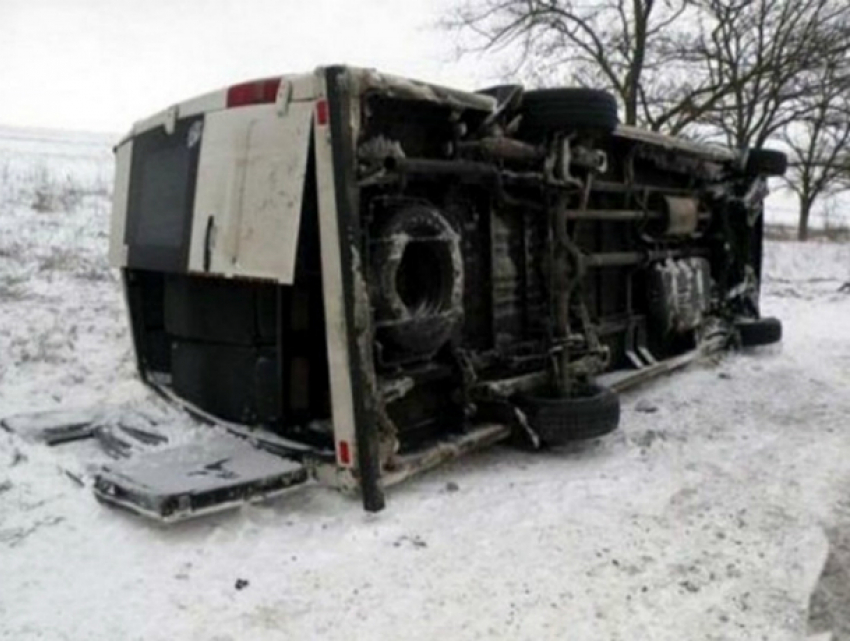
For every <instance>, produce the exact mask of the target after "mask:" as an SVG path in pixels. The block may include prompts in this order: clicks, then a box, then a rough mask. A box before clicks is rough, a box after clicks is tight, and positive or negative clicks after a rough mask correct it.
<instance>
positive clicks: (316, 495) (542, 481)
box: [0, 129, 850, 641]
mask: <svg viewBox="0 0 850 641" xmlns="http://www.w3.org/2000/svg"><path fill="white" fill-rule="evenodd" d="M42 134H43V135H42ZM27 136H29V137H30V138H32V137H33V135H32V134H31V133H30V134H25V133H22V132H19V131H18V132H16V131H12V130H3V129H0V416H5V415H9V414H13V413H17V412H22V411H30V410H34V409H49V408H54V407H75V406H77V407H79V406H87V405H91V404H111V405H115V404H125V405H131V406H145V407H146V408H148V410H149V411H152V412H154V413H156V414H158V415H159V416H160V417H161V418H164V419H168V418H171V419H172V423H173V422H174V421H176V420H177V419H176V418H175V416H176V415H175V414H174V413H173V412H171V411H170V410H169V409H168V408H166V407H163V406H162V404H161V403H160V402H159V401H157V400H156V399H154V398H152V397H151V395H149V394H148V393H147V392H146V391H145V390H144V388H142V386H141V385H140V384H139V383H138V382H137V381H136V380H135V379H134V372H133V364H132V356H131V352H130V346H129V337H128V331H127V323H126V320H125V318H124V313H123V307H122V301H121V295H120V291H119V284H118V281H117V277H116V275H115V274H114V273H112V272H110V271H109V269H108V268H107V266H106V262H105V253H106V241H107V227H108V222H107V218H108V210H109V202H108V189H109V180H110V178H109V177H110V174H111V168H110V166H109V163H110V160H109V150H108V145H109V144H110V143H111V142H113V141H114V139H112V138H110V137H97V136H73V135H68V134H65V135H62V136H59V135H57V134H55V133H50V132H41V133H40V134H39V136H36V137H38V138H39V140H37V141H32V140H29V141H28V140H26V138H27ZM45 138H46V139H47V140H46V141H45ZM41 167H44V168H45V171H44V172H42V171H41V169H40V168H41ZM66 176H67V179H66ZM68 189H70V191H71V192H72V193H71V194H70V195H69V194H68V193H66V192H67V191H68ZM40 192H45V193H46V194H47V195H48V196H49V195H50V194H51V193H53V194H55V195H56V198H53V199H50V198H48V199H47V200H45V198H44V197H43V196H40V195H39V193H40ZM45 203H47V204H48V205H49V206H46V205H45ZM34 206H35V209H34ZM37 209H40V210H42V211H37ZM765 267H766V274H767V281H766V284H765V292H764V293H765V297H764V303H763V305H764V312H765V313H767V314H770V315H775V316H778V317H780V318H781V319H782V320H783V322H784V326H785V340H784V342H783V345H782V347H781V349H776V348H773V349H767V350H762V351H759V352H754V353H747V354H735V355H729V356H725V357H723V358H721V359H719V360H718V361H717V362H713V363H705V364H702V365H699V366H695V367H692V368H691V369H690V370H688V371H685V372H683V373H681V374H677V375H675V376H673V377H670V378H667V379H664V380H660V381H657V382H655V383H652V384H651V385H649V386H648V387H644V388H643V389H641V390H639V391H637V392H634V393H630V394H628V395H626V396H625V397H624V398H623V419H622V428H621V430H620V431H619V432H618V433H616V434H615V435H612V436H611V437H609V438H606V439H603V440H602V441H600V442H597V443H593V444H589V445H584V446H575V447H570V448H567V449H562V450H559V451H551V452H546V453H543V454H534V453H525V452H518V451H514V450H510V449H507V448H502V447H497V448H494V449H492V450H489V451H487V452H484V453H481V454H478V455H474V456H471V457H469V458H467V459H464V460H461V461H459V462H456V463H454V464H451V465H447V466H445V467H443V468H441V469H440V470H438V471H435V472H433V473H430V474H427V475H424V476H422V477H420V478H416V479H413V480H411V481H409V482H407V483H406V484H404V485H402V486H400V487H398V488H396V489H393V490H392V491H391V492H390V494H389V506H388V509H387V510H386V511H384V512H382V513H380V514H376V515H370V514H366V513H364V512H363V511H362V510H361V507H360V505H359V503H358V501H357V500H355V499H351V498H346V497H344V496H341V495H339V494H337V493H335V492H333V491H330V490H326V489H322V488H318V487H312V488H309V489H305V490H303V491H300V492H297V493H294V494H292V495H290V496H286V497H283V498H281V499H278V500H276V501H273V502H270V503H268V504H262V505H257V506H252V507H248V508H243V509H242V510H240V511H237V512H231V513H226V514H221V515H219V516H215V517H209V518H206V519H203V520H199V521H197V522H193V523H186V524H182V525H179V526H176V527H172V528H160V527H155V526H152V525H150V524H149V523H147V522H145V521H143V520H142V519H140V518H136V517H133V516H131V515H128V514H125V513H123V512H118V511H115V510H110V509H107V508H104V507H102V506H101V505H99V504H97V503H96V502H95V500H94V499H93V497H92V495H91V492H90V491H89V490H88V488H83V487H80V486H79V485H78V484H77V483H76V482H75V481H74V480H73V479H72V478H70V477H69V476H68V475H67V474H66V473H65V470H71V471H75V470H78V469H79V468H80V467H81V465H82V461H83V460H86V459H88V460H91V457H92V456H93V454H92V452H91V451H89V450H87V449H86V446H79V447H78V446H68V447H61V448H54V449H47V448H45V447H42V446H37V445H31V444H27V443H24V442H22V441H21V440H20V439H19V438H17V437H15V436H12V435H9V434H6V433H3V432H0V638H4V639H14V640H27V639H73V640H81V641H82V640H85V641H113V640H115V639H127V640H134V639H140V640H146V641H147V640H151V639H163V640H165V639H168V640H173V639H181V640H183V639H198V640H201V639H203V640H213V639H214V640H218V641H225V640H236V639H239V640H242V639H290V638H292V639H295V638H297V639H346V640H351V639H369V640H371V639H395V638H405V639H434V638H445V639H535V640H537V641H539V640H541V639H571V640H584V639H587V640H594V641H597V640H601V639H605V640H617V639H622V640H623V641H627V640H628V641H631V640H634V639H651V640H659V641H660V640H666V639H670V640H676V641H680V640H681V639H705V640H708V639H723V640H727V639H769V640H770V641H779V640H785V639H789V640H790V639H802V638H805V637H806V636H807V635H808V634H810V633H811V632H813V631H817V629H812V628H811V627H810V624H809V600H810V595H811V593H812V591H813V590H814V588H815V586H816V584H817V583H818V577H819V575H820V573H821V569H822V566H823V564H824V561H825V559H826V558H827V555H828V552H829V549H830V540H831V541H832V542H833V543H836V542H838V543H839V544H840V545H837V546H836V545H833V546H832V557H831V561H830V562H831V565H828V566H827V567H828V569H829V568H832V569H831V570H830V572H829V573H827V574H828V576H827V577H826V578H827V579H829V580H828V581H824V582H821V587H820V588H818V592H817V593H818V595H819V596H818V597H817V598H816V601H817V603H816V605H817V608H816V609H817V610H818V612H817V613H816V614H817V622H816V623H817V625H816V626H815V628H817V627H818V626H824V625H830V624H831V625H833V626H841V625H846V621H845V622H844V623H842V621H841V614H840V610H841V609H842V608H843V609H844V611H845V612H847V611H850V602H844V603H843V605H842V602H841V601H840V598H841V596H842V594H841V589H840V584H841V581H840V579H841V577H843V576H846V574H842V572H846V568H847V567H850V565H848V563H847V560H848V559H847V552H846V550H847V549H850V546H848V545H847V543H846V541H847V539H848V536H847V532H848V531H850V498H848V497H850V462H849V461H850V425H848V416H850V391H848V390H850V322H848V321H850V295H847V294H840V293H838V292H837V290H838V287H839V286H840V284H841V283H842V282H843V281H845V280H847V279H848V278H850V246H847V245H830V244H809V245H797V244H794V243H773V244H768V246H767V257H766V265H765ZM166 422H167V421H166ZM168 429H169V432H170V433H171V434H172V435H175V436H176V435H179V430H178V429H177V427H176V425H174V424H172V425H170V427H168ZM842 542H843V543H842ZM842 549H844V550H845V552H843V553H842V552H841V550H842ZM239 580H242V581H246V582H247V583H246V584H244V585H243V584H242V583H240V586H241V589H238V588H237V587H236V586H237V581H239ZM836 584H839V585H838V587H836ZM845 596H846V595H845ZM836 604H837V605H836ZM837 611H838V612H839V613H838V614H837V615H836V612H837ZM836 617H837V618H836ZM830 621H831V623H830Z"/></svg>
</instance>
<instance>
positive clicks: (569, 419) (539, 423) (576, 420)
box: [516, 384, 620, 445]
mask: <svg viewBox="0 0 850 641" xmlns="http://www.w3.org/2000/svg"><path fill="white" fill-rule="evenodd" d="M516 402H517V405H518V406H519V407H520V409H522V411H523V412H524V413H525V415H526V417H527V419H528V424H529V426H530V427H531V429H533V430H534V431H535V432H537V434H538V436H540V440H541V441H542V442H543V443H545V444H547V445H560V444H563V443H568V442H570V441H578V440H584V439H591V438H598V437H600V436H604V435H605V434H609V433H610V432H613V431H614V430H616V429H617V426H618V425H619V424H620V397H619V396H618V395H617V394H616V392H614V391H613V390H610V389H608V388H607V387H602V386H601V385H596V384H590V385H585V386H583V388H581V390H580V395H578V396H573V397H570V398H557V397H554V396H542V395H534V394H523V395H520V396H519V397H518V398H517V399H516Z"/></svg>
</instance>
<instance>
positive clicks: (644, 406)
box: [635, 398, 658, 414]
mask: <svg viewBox="0 0 850 641" xmlns="http://www.w3.org/2000/svg"><path fill="white" fill-rule="evenodd" d="M635 411H636V412H643V413H644V414H654V413H655V412H657V411H658V406H657V405H653V404H652V403H651V402H650V401H648V400H646V399H645V398H642V399H641V400H639V401H638V402H637V404H636V405H635Z"/></svg>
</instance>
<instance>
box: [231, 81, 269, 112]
mask: <svg viewBox="0 0 850 641" xmlns="http://www.w3.org/2000/svg"><path fill="white" fill-rule="evenodd" d="M279 88H280V78H264V79H262V80H252V81H251V82H245V83H243V84H241V85H233V86H232V87H230V88H229V89H228V90H227V108H228V109H230V108H231V107H244V106H246V105H261V104H263V103H267V102H274V101H275V100H276V99H277V90H278V89H279Z"/></svg>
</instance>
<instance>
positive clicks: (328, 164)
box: [314, 70, 357, 468]
mask: <svg viewBox="0 0 850 641" xmlns="http://www.w3.org/2000/svg"><path fill="white" fill-rule="evenodd" d="M317 78H318V80H317V84H318V85H319V96H318V100H323V99H324V96H325V95H326V93H325V92H326V88H325V75H324V72H323V71H322V70H319V71H317ZM329 125H330V123H327V124H324V125H322V124H319V122H318V121H317V122H316V123H315V127H314V131H315V135H314V141H315V148H316V190H317V192H318V200H319V239H320V241H319V242H320V245H321V252H322V289H323V296H324V301H325V333H326V339H327V346H328V371H329V373H330V387H331V408H333V409H332V419H333V427H334V442H335V444H336V454H337V464H338V465H340V466H341V467H344V468H352V467H355V465H356V464H355V461H357V436H356V434H355V427H354V400H353V391H352V388H351V370H350V361H349V351H348V326H347V323H346V320H345V293H344V291H343V289H342V282H343V279H342V262H341V259H340V253H339V246H340V242H341V241H340V237H339V223H338V219H337V202H336V191H335V181H334V172H333V154H332V150H331V129H330V126H329ZM344 448H346V449H347V450H348V460H344V459H345V457H343V456H341V453H342V451H343V449H344Z"/></svg>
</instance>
